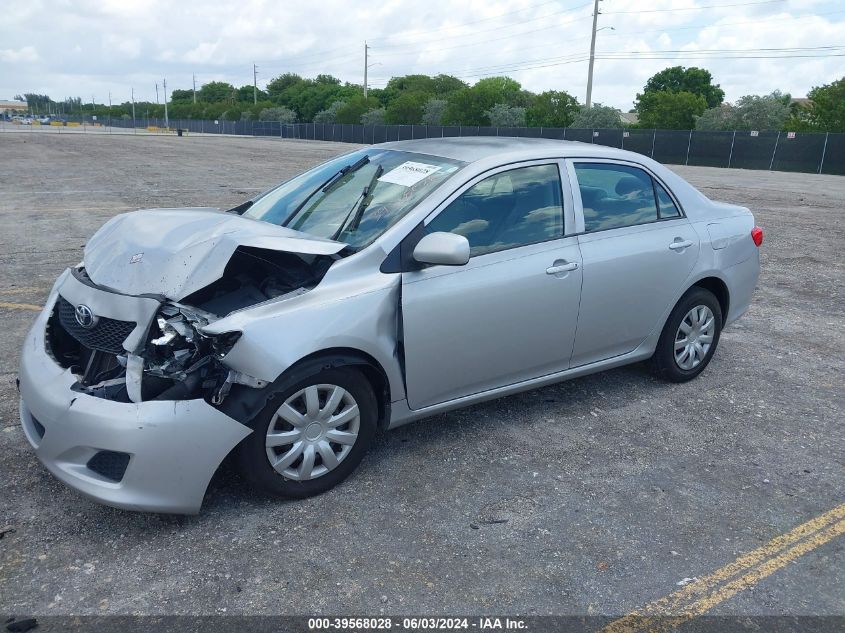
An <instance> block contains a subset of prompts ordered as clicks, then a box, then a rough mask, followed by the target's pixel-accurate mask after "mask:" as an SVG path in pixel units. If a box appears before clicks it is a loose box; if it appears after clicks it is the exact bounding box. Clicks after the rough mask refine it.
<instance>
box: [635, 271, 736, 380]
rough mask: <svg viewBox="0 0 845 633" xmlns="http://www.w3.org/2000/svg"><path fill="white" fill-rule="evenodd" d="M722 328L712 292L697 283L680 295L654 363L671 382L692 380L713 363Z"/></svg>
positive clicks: (653, 365)
mask: <svg viewBox="0 0 845 633" xmlns="http://www.w3.org/2000/svg"><path fill="white" fill-rule="evenodd" d="M721 331H722V310H721V307H720V306H719V301H718V299H716V297H715V296H714V295H713V293H712V292H710V291H709V290H706V289H704V288H700V287H698V286H694V287H693V288H691V289H690V290H689V291H687V293H686V294H685V295H684V296H683V297H681V299H680V301H678V303H677V305H676V306H675V308H674V309H673V310H672V313H671V314H670V315H669V318H668V319H667V321H666V325H665V326H664V327H663V332H662V333H661V334H660V340H659V341H658V343H657V348H656V349H655V351H654V355H653V356H652V357H651V367H652V369H653V371H654V373H655V374H656V375H658V376H659V377H660V378H663V379H665V380H669V381H671V382H686V381H687V380H692V379H693V378H695V377H696V376H698V374H700V373H701V372H702V371H704V368H705V367H707V365H708V364H709V363H710V359H711V358H713V354H714V352H715V351H716V346H717V345H718V344H719V335H720V334H721Z"/></svg>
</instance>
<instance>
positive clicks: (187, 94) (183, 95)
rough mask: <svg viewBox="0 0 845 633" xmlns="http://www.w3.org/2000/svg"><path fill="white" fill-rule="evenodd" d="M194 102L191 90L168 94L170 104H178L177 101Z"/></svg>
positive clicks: (173, 91) (177, 90) (175, 91)
mask: <svg viewBox="0 0 845 633" xmlns="http://www.w3.org/2000/svg"><path fill="white" fill-rule="evenodd" d="M193 100H194V91H193V90H179V89H176V90H172V91H171V92H170V101H171V102H174V103H175V102H178V101H191V102H193Z"/></svg>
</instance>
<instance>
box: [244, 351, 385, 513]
mask: <svg viewBox="0 0 845 633" xmlns="http://www.w3.org/2000/svg"><path fill="white" fill-rule="evenodd" d="M336 388H339V389H340V390H342V391H343V392H344V394H345V395H342V396H341V399H340V400H339V402H338V403H337V404H336V405H335V408H334V409H333V412H335V415H334V416H330V414H331V413H332V412H328V413H327V407H328V406H329V401H330V398H331V397H332V394H335V391H334V390H335V389H336ZM315 392H316V394H317V396H316V400H315V399H314V396H313V394H314V393H315ZM309 398H310V399H311V402H312V403H314V402H316V403H317V407H316V408H314V406H313V405H312V407H311V411H310V412H309ZM353 406H354V407H357V417H356V416H355V415H354V411H352V409H353ZM315 411H316V412H317V414H316V415H315ZM350 412H351V413H350ZM297 416H298V417H297ZM344 416H345V417H344ZM330 417H332V418H334V419H333V420H331V419H330ZM346 418H349V420H347V421H344V422H343V423H341V424H338V425H337V426H334V425H335V422H336V421H337V420H340V419H346ZM291 421H293V422H296V423H297V424H296V425H294V424H293V423H292V422H291ZM377 421H378V403H377V401H376V396H375V394H374V393H373V388H372V386H371V385H370V383H369V381H367V379H366V378H365V377H364V376H363V375H362V374H361V373H360V372H359V371H356V370H355V369H352V368H347V367H344V368H336V369H328V370H323V371H320V372H318V373H315V374H313V375H312V376H309V377H307V378H304V379H302V380H299V381H298V382H296V383H295V384H292V385H290V386H288V387H284V386H283V387H280V389H279V390H278V391H277V392H276V393H275V394H274V397H272V398H271V399H270V400H269V402H268V404H267V406H266V407H265V408H264V409H263V410H262V411H261V412H260V413H259V414H258V415H257V416H255V418H254V419H253V421H252V423H251V424H250V426H251V427H252V429H253V432H252V433H251V434H250V435H249V436H247V437H246V438H245V439H244V441H243V442H241V444H240V445H239V446H238V452H237V459H236V461H237V465H238V469H239V470H240V472H241V474H242V475H243V477H244V478H245V479H246V480H247V482H248V483H249V484H250V485H251V486H252V487H254V488H256V489H258V490H261V491H263V492H266V493H269V494H271V495H273V496H276V497H282V498H288V499H303V498H305V497H311V496H314V495H318V494H321V493H323V492H326V491H327V490H329V489H331V488H333V487H334V486H336V485H337V484H339V483H340V482H342V481H343V480H344V479H346V478H347V477H348V476H349V475H350V474H351V473H352V471H353V470H355V468H356V467H357V466H358V464H359V463H360V462H361V460H362V459H363V457H364V454H365V453H366V452H367V449H368V448H369V447H370V444H372V441H373V438H374V437H375V433H376V427H377ZM271 432H272V433H273V436H272V438H271V439H269V440H268V438H269V437H270V436H269V435H268V434H269V433H271ZM339 433H340V434H346V435H339ZM352 435H356V436H355V437H354V440H353V443H352V444H351V445H350V444H348V442H349V441H350V438H351V436H352ZM333 440H342V441H333ZM297 442H298V443H299V444H297ZM277 443H278V444H277ZM268 444H277V445H274V446H268ZM328 450H330V451H331V453H332V454H334V458H331V455H329V454H328V452H327V451H328ZM296 451H299V452H298V453H297V454H296V455H294V454H293V453H294V452H296ZM309 454H310V456H311V457H310V467H311V471H310V476H309V475H308V467H309V462H308V461H307V460H308V459H309V457H308V456H309ZM271 459H273V460H274V461H275V463H276V467H275V468H274V466H273V464H272V463H271ZM332 459H334V460H336V461H337V463H336V464H333V463H332Z"/></svg>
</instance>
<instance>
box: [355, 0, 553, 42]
mask: <svg viewBox="0 0 845 633" xmlns="http://www.w3.org/2000/svg"><path fill="white" fill-rule="evenodd" d="M548 4H557V0H548V2H541V3H540V4H535V5H532V6H529V7H523V8H522V9H516V10H514V11H508V12H507V13H500V14H499V15H494V16H492V17H489V18H481V19H480V20H473V21H472V22H463V23H461V24H453V25H451V26H441V27H439V28H436V29H430V30H427V31H416V32H415V31H401V32H400V33H394V34H392V35H386V36H384V37H375V38H372V39H370V41H371V42H378V41H380V40H387V39H390V38H393V37H399V36H403V37H408V36H409V35H415V34H416V33H422V34H425V33H436V32H439V31H445V30H447V29H457V28H462V27H465V26H471V25H473V24H480V23H481V22H490V21H491V20H500V19H502V18H504V17H507V16H509V15H514V14H515V13H522V12H523V11H530V10H531V9H539V8H540V7H544V6H546V5H548Z"/></svg>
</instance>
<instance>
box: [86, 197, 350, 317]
mask: <svg viewBox="0 0 845 633" xmlns="http://www.w3.org/2000/svg"><path fill="white" fill-rule="evenodd" d="M239 246H250V247H254V248H264V249H269V250H275V251H286V252H290V253H299V254H305V255H333V254H335V253H337V252H339V251H340V250H341V249H343V247H344V246H345V244H342V243H340V242H335V241H332V240H324V239H320V238H315V237H311V236H309V235H306V234H305V233H300V232H299V231H294V230H292V229H287V228H284V227H280V226H276V225H275V224H270V223H268V222H260V221H258V220H252V219H249V218H243V217H241V216H239V215H234V214H231V213H225V212H222V211H220V210H219V209H210V208H187V209H148V210H144V211H133V212H131V213H122V214H120V215H118V216H115V217H114V218H112V219H111V220H109V221H108V222H106V224H104V225H103V226H102V228H100V230H99V231H97V232H96V233H95V234H94V236H93V237H92V238H91V239H90V240H89V241H88V243H87V244H86V245H85V255H84V258H83V263H84V265H85V270H86V271H87V273H88V276H89V277H90V278H91V280H92V281H93V282H94V283H95V284H97V285H99V286H103V287H105V288H109V289H111V290H114V291H117V292H121V293H124V294H129V295H142V294H152V295H163V296H165V297H167V298H168V299H172V300H174V301H179V300H181V299H182V298H184V297H186V296H188V295H190V294H191V293H193V292H196V291H197V290H199V289H201V288H204V287H205V286H207V285H209V284H210V283H212V282H214V281H216V280H217V279H219V278H220V277H221V276H222V275H223V271H224V269H225V268H226V264H227V263H228V261H229V258H231V256H232V254H233V253H234V252H235V250H236V249H237V248H238V247H239Z"/></svg>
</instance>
